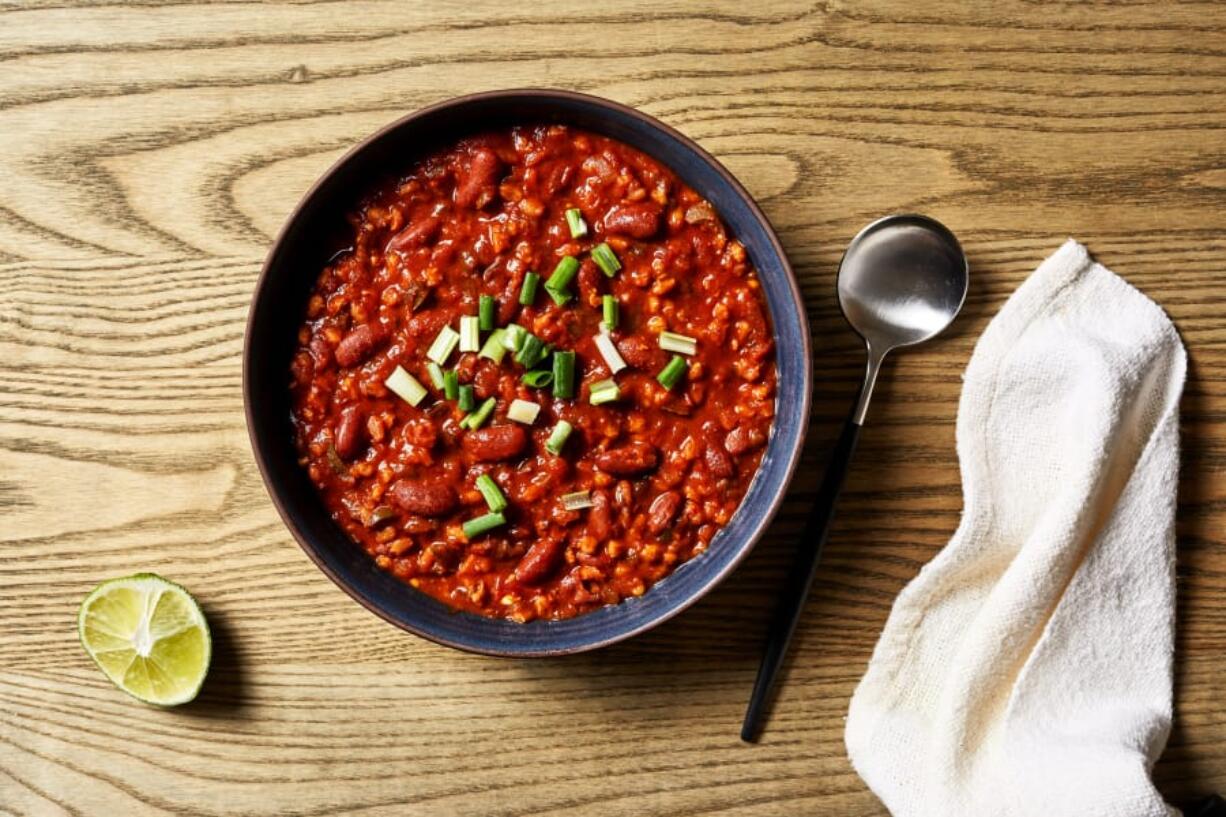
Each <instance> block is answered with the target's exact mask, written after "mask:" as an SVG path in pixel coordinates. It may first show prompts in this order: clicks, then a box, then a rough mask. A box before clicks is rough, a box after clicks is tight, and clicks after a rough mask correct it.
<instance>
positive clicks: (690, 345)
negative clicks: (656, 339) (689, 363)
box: [660, 332, 698, 355]
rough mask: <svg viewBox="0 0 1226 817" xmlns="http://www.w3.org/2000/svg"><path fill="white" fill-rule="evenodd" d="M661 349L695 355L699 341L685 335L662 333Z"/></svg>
mask: <svg viewBox="0 0 1226 817" xmlns="http://www.w3.org/2000/svg"><path fill="white" fill-rule="evenodd" d="M660 348H661V349H663V350H664V351H666V352H679V353H681V354H683V355H693V354H694V353H696V352H697V351H698V341H697V340H695V339H694V338H691V337H686V336H685V335H678V334H677V333H676V332H661V333H660Z"/></svg>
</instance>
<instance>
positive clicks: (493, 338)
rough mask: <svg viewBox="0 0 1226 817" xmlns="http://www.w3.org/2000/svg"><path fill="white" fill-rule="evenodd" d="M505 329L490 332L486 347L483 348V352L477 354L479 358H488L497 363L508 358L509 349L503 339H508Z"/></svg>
mask: <svg viewBox="0 0 1226 817" xmlns="http://www.w3.org/2000/svg"><path fill="white" fill-rule="evenodd" d="M506 334H507V333H506V330H505V329H495V330H494V331H493V332H490V336H489V337H488V338H486V339H485V345H484V346H482V347H481V351H480V352H478V353H477V356H478V357H484V358H488V359H489V360H492V361H494V362H495V363H501V362H502V358H503V357H505V356H506V353H507V347H506V346H505V345H504V343H503V338H505V337H506Z"/></svg>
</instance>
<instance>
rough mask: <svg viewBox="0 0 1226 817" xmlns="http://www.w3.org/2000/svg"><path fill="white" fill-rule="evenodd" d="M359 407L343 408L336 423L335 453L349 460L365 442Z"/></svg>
mask: <svg viewBox="0 0 1226 817" xmlns="http://www.w3.org/2000/svg"><path fill="white" fill-rule="evenodd" d="M363 420H364V418H363V417H362V408H361V407H360V406H345V408H344V409H342V410H341V416H340V419H339V420H338V421H337V423H336V453H337V454H339V455H340V457H341V459H346V460H347V459H349V458H350V457H352V456H353V455H354V454H356V453H358V449H359V448H360V447H361V445H362V443H364V442H366V428H365V425H364V423H363Z"/></svg>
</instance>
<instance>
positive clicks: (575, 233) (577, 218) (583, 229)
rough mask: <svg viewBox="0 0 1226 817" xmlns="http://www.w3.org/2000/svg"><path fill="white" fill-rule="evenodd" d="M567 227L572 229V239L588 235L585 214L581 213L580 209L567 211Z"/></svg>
mask: <svg viewBox="0 0 1226 817" xmlns="http://www.w3.org/2000/svg"><path fill="white" fill-rule="evenodd" d="M566 226H567V227H569V228H570V237H571V238H583V237H584V236H585V235H587V222H586V221H584V220H583V213H581V212H579V208H578V207H571V208H570V209H569V210H567V211H566Z"/></svg>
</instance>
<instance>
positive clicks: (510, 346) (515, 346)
mask: <svg viewBox="0 0 1226 817" xmlns="http://www.w3.org/2000/svg"><path fill="white" fill-rule="evenodd" d="M527 336H528V330H527V329H525V328H523V327H522V326H520V325H519V324H518V323H509V324H507V328H506V330H505V334H504V335H503V336H502V345H503V346H505V347H506V348H507V351H508V352H518V351H519V347H520V346H521V345H523V342H524V338H526V337H527Z"/></svg>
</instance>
